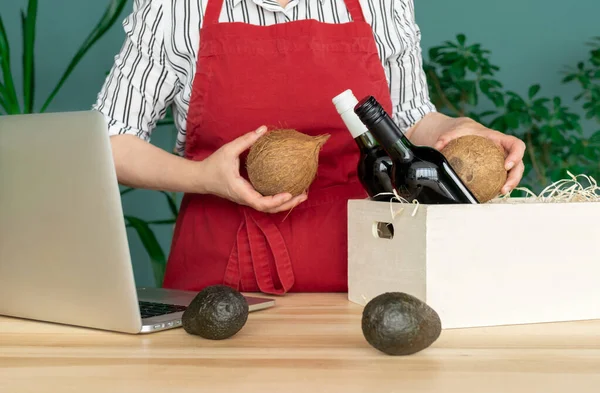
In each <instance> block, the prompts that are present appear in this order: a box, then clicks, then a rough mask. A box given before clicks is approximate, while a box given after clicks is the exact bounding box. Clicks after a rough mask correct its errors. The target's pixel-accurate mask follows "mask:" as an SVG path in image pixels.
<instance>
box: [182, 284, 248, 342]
mask: <svg viewBox="0 0 600 393" xmlns="http://www.w3.org/2000/svg"><path fill="white" fill-rule="evenodd" d="M247 320H248V302H247V301H246V298H245V297H244V296H243V295H242V294H241V293H239V292H238V291H236V290H235V289H233V288H230V287H228V286H225V285H212V286H209V287H206V288H205V289H203V290H202V291H200V292H199V293H198V294H197V295H196V297H195V298H194V299H193V300H192V301H191V302H190V304H189V306H188V308H187V309H186V310H185V311H184V312H183V316H182V317H181V325H182V326H183V329H184V330H185V331H186V332H187V333H189V334H193V335H197V336H200V337H203V338H206V339H210V340H223V339H226V338H229V337H231V336H233V335H235V334H237V332H239V331H240V330H241V329H242V327H244V325H245V324H246V321H247Z"/></svg>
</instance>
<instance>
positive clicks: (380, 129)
mask: <svg viewBox="0 0 600 393" xmlns="http://www.w3.org/2000/svg"><path fill="white" fill-rule="evenodd" d="M354 112H355V113H356V114H357V115H358V117H359V119H360V120H361V122H362V123H363V124H364V125H365V126H366V127H367V128H368V129H369V131H370V132H371V134H372V135H373V136H374V137H375V139H376V140H377V141H378V142H379V144H380V145H381V146H382V147H383V149H384V150H385V151H386V152H387V154H388V155H389V156H390V158H391V159H392V163H393V165H392V173H391V177H392V184H393V186H394V188H395V189H396V191H397V192H398V194H399V195H400V196H401V197H402V198H404V199H406V200H408V201H409V202H412V201H414V200H415V199H416V200H417V201H418V202H419V203H423V204H451V203H469V204H477V203H478V201H477V199H476V198H475V196H474V195H473V193H471V191H470V190H469V189H468V188H467V187H466V186H465V185H464V183H463V182H462V181H461V179H460V178H459V177H458V175H457V174H456V172H455V171H454V170H453V169H452V167H451V166H450V163H449V162H448V160H446V158H445V157H444V155H443V154H442V153H441V152H439V151H438V150H436V149H434V148H432V147H428V146H416V145H414V144H413V143H411V142H410V141H409V140H408V138H407V137H406V136H405V135H404V133H403V132H402V130H401V129H400V128H399V127H398V126H397V125H396V123H394V121H393V120H392V119H391V118H390V116H389V115H388V114H387V113H386V112H385V110H384V109H383V107H381V105H380V104H379V103H378V102H377V100H376V99H375V98H374V97H373V96H367V97H365V98H363V99H361V100H360V102H358V103H357V104H356V105H355V107H354Z"/></svg>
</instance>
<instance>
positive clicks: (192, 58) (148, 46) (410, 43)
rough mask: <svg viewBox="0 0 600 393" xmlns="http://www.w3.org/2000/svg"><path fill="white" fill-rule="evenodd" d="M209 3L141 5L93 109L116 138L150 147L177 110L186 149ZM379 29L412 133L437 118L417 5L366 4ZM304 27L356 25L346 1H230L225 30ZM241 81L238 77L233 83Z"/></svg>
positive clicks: (396, 108)
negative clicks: (302, 23) (234, 26)
mask: <svg viewBox="0 0 600 393" xmlns="http://www.w3.org/2000/svg"><path fill="white" fill-rule="evenodd" d="M208 1H209V0H135V4H134V7H133V12H132V13H131V14H130V15H129V16H128V17H127V18H126V19H125V20H124V22H123V27H124V30H125V33H126V39H125V42H124V44H123V47H122V49H121V51H120V52H119V53H118V54H117V56H116V57H115V63H114V65H113V67H112V69H111V71H110V74H109V75H108V76H107V78H106V81H105V83H104V85H103V86H102V89H101V90H100V92H99V94H98V97H97V101H96V103H95V104H94V105H93V109H96V110H98V111H100V112H101V113H103V114H104V115H105V116H106V118H107V121H108V124H109V133H110V134H111V135H117V134H132V135H137V136H138V137H140V138H142V139H144V140H146V141H150V137H151V134H152V131H153V130H154V128H155V127H156V123H157V122H158V121H159V120H160V119H162V118H163V117H164V116H165V114H166V111H167V108H168V107H171V108H172V112H173V117H174V121H175V125H176V127H177V130H178V134H177V142H176V146H175V149H176V151H177V152H179V153H180V154H182V153H183V151H184V148H185V136H186V117H187V111H188V108H189V104H190V96H191V92H192V84H193V79H194V76H195V72H196V59H197V55H198V49H199V43H200V27H201V26H202V22H203V19H204V13H205V10H206V4H207V2H208ZM360 3H361V6H362V9H363V14H364V16H365V19H366V21H367V22H368V23H369V24H370V25H371V26H372V29H373V34H374V38H375V42H376V44H377V49H378V53H379V58H380V60H381V63H382V65H383V67H384V69H385V73H386V77H387V81H388V84H389V91H390V94H391V98H392V103H393V113H392V117H393V119H394V121H395V122H396V123H397V124H398V125H399V126H400V128H401V129H403V130H406V129H407V128H409V127H410V126H411V125H413V124H414V123H416V122H417V121H418V120H420V119H421V118H422V117H423V116H425V114H427V113H429V112H433V111H435V107H434V106H433V104H432V103H431V101H430V99H429V92H428V88H427V82H426V78H425V74H424V71H423V66H422V55H421V47H420V40H421V34H420V30H419V27H418V26H417V24H416V22H415V12H414V4H413V0H360ZM302 19H317V20H318V21H320V22H323V23H347V22H350V21H351V20H352V18H351V16H350V13H349V12H348V10H347V9H346V6H345V4H344V1H343V0H292V1H291V2H290V3H289V4H288V5H287V6H286V7H285V8H283V7H281V5H280V4H279V3H278V2H277V0H225V1H224V4H223V8H222V10H221V15H220V21H221V22H244V23H250V24H255V25H261V26H267V25H272V24H276V23H286V22H290V21H297V20H302ZM232 77H234V76H232Z"/></svg>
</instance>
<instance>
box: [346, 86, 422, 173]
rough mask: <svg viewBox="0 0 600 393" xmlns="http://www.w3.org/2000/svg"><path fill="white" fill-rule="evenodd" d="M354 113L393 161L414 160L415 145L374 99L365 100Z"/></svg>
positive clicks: (369, 97) (367, 98)
mask: <svg viewBox="0 0 600 393" xmlns="http://www.w3.org/2000/svg"><path fill="white" fill-rule="evenodd" d="M354 111H355V113H356V114H357V115H358V117H359V118H360V121H361V122H362V123H363V124H364V125H365V126H366V127H367V129H368V130H369V131H370V132H371V134H372V135H373V136H374V137H375V139H376V140H377V141H378V142H379V144H380V145H381V147H383V149H384V150H385V151H386V153H387V154H388V155H389V156H390V158H392V160H395V161H400V162H409V161H412V160H413V159H414V154H413V148H414V146H413V144H412V143H411V142H410V141H409V140H408V138H407V137H406V136H405V135H404V133H403V132H402V130H401V129H400V128H399V127H398V125H396V123H394V121H393V120H392V118H391V117H390V116H389V115H388V114H387V112H386V111H385V110H384V109H383V107H382V106H381V105H380V104H379V103H378V102H377V100H376V99H375V98H374V97H372V96H368V97H365V98H363V99H362V100H361V101H360V102H359V103H358V104H356V106H355V107H354Z"/></svg>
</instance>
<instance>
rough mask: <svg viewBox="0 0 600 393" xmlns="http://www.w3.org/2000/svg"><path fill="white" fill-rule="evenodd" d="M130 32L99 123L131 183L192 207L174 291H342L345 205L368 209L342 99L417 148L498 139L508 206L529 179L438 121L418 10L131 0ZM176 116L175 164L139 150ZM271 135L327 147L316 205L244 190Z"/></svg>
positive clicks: (303, 2) (173, 266) (505, 141)
mask: <svg viewBox="0 0 600 393" xmlns="http://www.w3.org/2000/svg"><path fill="white" fill-rule="evenodd" d="M124 27H125V31H126V33H127V39H126V41H125V44H124V46H123V48H122V50H121V52H120V53H119V55H118V56H117V57H116V61H115V65H114V67H113V69H112V71H111V73H110V75H109V76H108V78H107V80H106V83H105V85H104V87H103V88H102V91H101V92H100V94H99V96H98V102H97V103H96V105H95V109H97V110H99V111H101V112H102V113H104V114H105V115H106V117H107V119H108V121H109V131H110V134H111V136H112V137H111V139H112V146H113V150H114V159H115V163H116V168H117V174H118V178H119V181H120V182H121V183H122V184H126V185H129V186H132V187H138V188H146V189H160V190H168V191H177V192H184V193H185V196H184V199H183V201H182V206H181V213H180V216H179V218H178V222H177V225H176V229H175V233H174V237H173V242H172V249H171V254H170V256H169V262H168V265H167V272H166V276H165V280H164V285H165V287H170V288H180V289H188V290H201V289H202V288H204V287H206V286H208V285H213V284H222V283H224V284H226V285H230V286H232V287H234V288H237V289H239V290H242V291H247V292H257V291H260V292H264V293H268V294H284V293H287V292H290V291H303V292H309V291H322V292H333V291H336V292H338V291H339V292H342V291H346V290H347V281H346V264H347V245H346V203H347V200H348V199H356V198H364V197H365V196H366V194H365V192H364V190H363V189H362V187H361V186H360V183H359V182H358V180H357V178H356V171H355V169H356V163H357V158H358V151H357V148H356V146H355V143H354V141H353V140H352V138H351V137H350V135H349V133H348V131H347V129H345V127H344V125H343V123H342V121H341V119H340V118H339V116H338V115H337V113H336V111H335V108H334V107H333V105H332V103H331V99H332V98H333V97H334V96H336V95H337V94H339V93H340V92H342V91H344V90H346V89H352V90H353V92H354V93H355V94H356V96H358V97H361V96H365V95H374V96H375V97H376V98H377V99H378V101H380V102H381V103H382V105H383V106H384V108H385V109H386V110H387V111H388V113H390V114H392V115H393V118H394V120H395V121H396V122H397V124H398V125H399V126H400V127H401V128H402V129H403V130H404V131H405V132H406V134H407V136H408V137H409V138H410V139H411V140H412V141H413V142H414V143H416V144H421V145H429V146H434V147H436V148H438V149H439V148H442V147H443V146H444V145H445V144H446V143H448V141H450V140H451V139H453V138H456V137H458V136H461V135H465V134H480V135H485V136H487V137H489V138H491V139H493V140H494V141H496V142H497V143H498V144H499V145H501V146H503V147H504V148H505V150H506V152H507V154H508V156H507V168H508V169H510V176H509V178H508V180H507V182H506V186H505V188H504V190H503V191H505V192H506V191H508V190H510V189H512V188H514V187H515V186H516V185H517V184H518V182H519V181H520V178H521V176H522V173H523V163H522V157H523V153H524V145H523V143H522V142H521V141H519V140H518V139H516V138H514V137H510V136H507V135H503V134H501V133H498V132H495V131H492V130H489V129H486V128H485V127H483V126H481V125H479V124H477V123H475V122H473V121H471V120H469V119H453V118H449V117H446V116H444V115H442V114H439V113H436V111H435V108H434V107H433V105H432V104H431V102H430V101H429V97H428V91H427V85H426V80H425V76H424V74H423V70H422V64H421V50H420V46H419V45H420V42H419V41H420V32H419V29H418V27H417V25H416V24H415V18H414V10H413V1H412V0H397V1H379V0H293V1H287V0H138V1H137V2H136V6H135V9H134V12H133V14H132V15H131V16H129V17H128V18H127V19H126V21H125V23H124ZM169 105H173V108H174V113H175V119H176V125H177V127H178V129H179V135H178V139H177V149H178V151H179V153H180V154H181V156H176V155H172V154H169V153H167V152H165V151H163V150H161V149H159V148H157V147H154V146H153V145H151V144H149V143H146V142H147V141H148V140H149V139H150V136H151V131H152V130H153V128H154V126H155V124H156V122H157V121H158V120H159V119H160V118H161V117H162V116H164V113H165V108H167V106H169ZM265 126H266V127H265ZM267 127H269V128H274V127H289V128H294V129H297V130H299V131H301V132H304V133H307V134H310V135H317V134H322V133H329V134H331V135H332V136H331V138H330V139H329V140H328V142H327V143H326V145H325V146H324V149H323V151H322V152H321V155H320V166H319V172H318V177H317V179H316V180H315V182H314V184H313V185H312V187H311V189H310V190H309V193H308V194H303V195H300V196H297V197H294V198H292V197H291V196H290V195H286V194H283V195H267V196H262V195H260V194H259V193H257V192H256V191H255V190H254V189H253V188H252V187H251V185H250V184H249V183H248V182H247V181H246V180H245V177H244V176H245V174H244V171H243V159H244V155H245V154H246V152H247V149H248V148H249V147H250V146H251V145H252V144H253V143H254V142H255V141H256V140H257V139H258V138H259V137H260V136H261V134H263V133H264V132H265V131H266V129H267ZM240 163H242V165H240ZM240 167H241V168H242V169H240ZM240 171H241V172H240ZM292 208H293V209H292ZM290 209H292V210H291V212H290Z"/></svg>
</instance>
